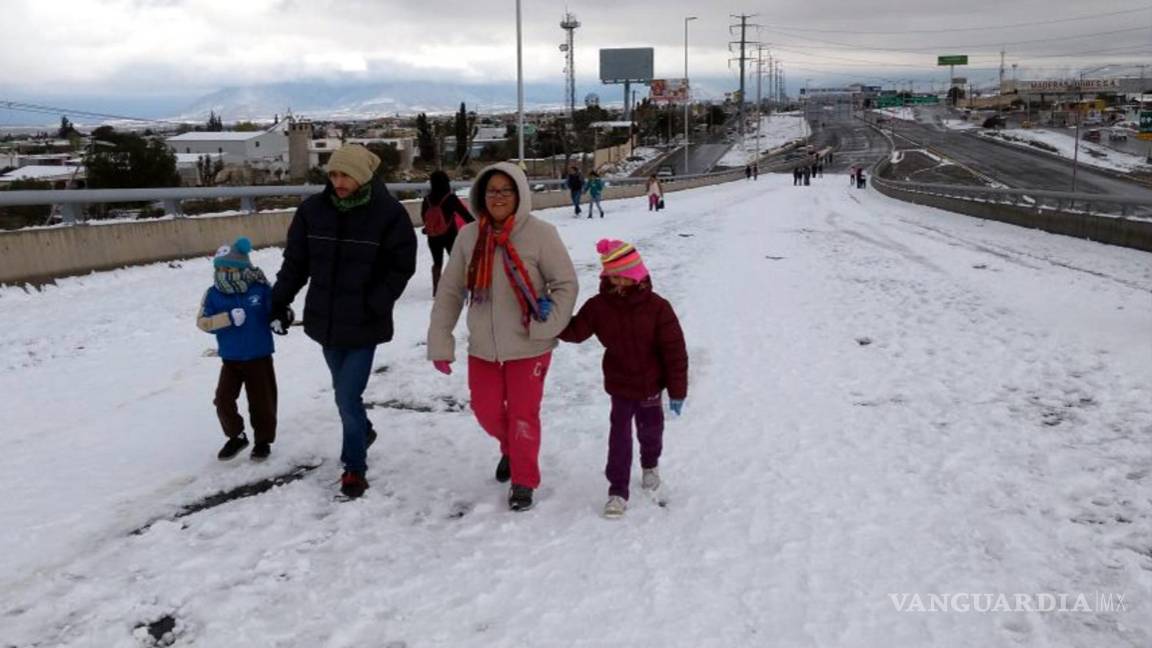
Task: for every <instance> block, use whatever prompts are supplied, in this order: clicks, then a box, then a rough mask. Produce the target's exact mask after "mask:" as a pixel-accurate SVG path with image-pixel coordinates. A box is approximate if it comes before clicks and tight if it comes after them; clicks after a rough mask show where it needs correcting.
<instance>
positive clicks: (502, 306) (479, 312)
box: [428, 162, 578, 362]
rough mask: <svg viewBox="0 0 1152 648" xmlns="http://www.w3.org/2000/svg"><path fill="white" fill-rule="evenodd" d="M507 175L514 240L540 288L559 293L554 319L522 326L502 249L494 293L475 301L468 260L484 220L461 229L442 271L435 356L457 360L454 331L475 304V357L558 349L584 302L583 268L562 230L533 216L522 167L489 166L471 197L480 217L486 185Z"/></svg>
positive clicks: (431, 338) (432, 342)
mask: <svg viewBox="0 0 1152 648" xmlns="http://www.w3.org/2000/svg"><path fill="white" fill-rule="evenodd" d="M497 171H499V172H502V173H504V174H506V175H507V176H508V177H510V178H512V180H513V182H515V183H516V191H517V194H518V195H519V203H518V205H517V208H516V226H515V228H514V229H513V230H512V236H511V239H510V240H511V242H512V245H513V246H515V247H516V251H517V252H518V253H519V254H520V259H521V260H522V261H523V262H524V267H525V269H526V270H527V271H528V276H529V277H530V278H531V280H532V285H533V287H534V288H535V289H536V293H537V294H538V295H540V296H541V297H543V296H545V295H547V296H549V297H551V298H552V304H553V305H552V313H551V315H550V316H549V317H548V321H546V322H537V321H536V320H535V319H533V320H531V321H530V322H529V325H528V328H527V329H525V328H524V325H523V324H522V323H521V312H520V304H519V302H518V301H517V299H516V294H515V293H514V292H513V287H512V284H511V283H510V282H509V281H508V275H507V274H506V272H505V269H504V261H503V259H502V258H501V256H500V254H499V253H497V255H496V259H495V260H494V267H493V269H492V291H491V296H490V298H489V299H488V300H487V301H485V302H481V303H469V301H468V294H467V292H468V287H467V282H468V265H469V264H470V263H471V262H472V253H473V250H474V249H475V247H476V238H477V236H478V233H479V221H477V222H475V223H469V224H468V225H466V226H464V228H463V229H461V230H460V233H459V234H458V235H457V237H456V242H455V244H453V246H452V254H451V255H450V256H449V260H448V266H447V267H446V268H445V269H444V272H443V274H442V275H441V276H440V285H439V287H438V289H437V291H436V301H435V303H434V304H433V306H432V319H431V322H430V323H429V325H428V359H429V360H433V361H435V360H448V361H454V360H455V359H456V339H455V337H454V335H453V330H454V329H455V328H456V322H457V320H459V318H460V311H461V310H463V309H464V306H465V304H467V305H468V317H467V323H468V355H473V356H476V357H478V358H481V359H483V360H488V361H489V362H506V361H508V360H519V359H522V358H532V357H536V356H539V355H543V354H545V353H547V352H549V351H551V350H552V349H554V348H555V347H556V344H557V342H556V336H557V335H559V334H560V332H561V331H563V330H564V327H565V326H567V325H568V320H570V319H571V318H572V311H573V310H574V308H575V306H576V295H577V291H578V285H577V280H576V268H575V267H573V265H572V259H571V258H570V257H569V256H568V249H567V248H566V247H564V242H563V241H561V240H560V235H559V233H558V232H557V231H556V227H555V226H553V225H552V224H551V223H547V222H544V221H542V220H540V219H539V218H536V217H535V216H533V215H532V213H531V211H532V191H531V189H530V187H529V186H528V178H527V177H526V176H525V175H524V172H523V171H522V170H521V169H520V167H518V166H516V165H514V164H510V163H507V162H500V163H498V164H494V165H492V166H489V167H487V168H485V169H484V170H483V171H481V172H480V175H478V176H477V177H476V182H475V183H473V184H472V191H471V193H470V195H469V198H470V200H471V204H472V205H473V207H474V208H475V209H476V211H477V214H479V212H480V211H482V208H483V206H484V204H485V202H484V195H483V190H484V188H485V186H486V185H487V184H488V176H489V175H491V174H492V173H494V172H497Z"/></svg>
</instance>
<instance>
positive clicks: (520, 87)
mask: <svg viewBox="0 0 1152 648" xmlns="http://www.w3.org/2000/svg"><path fill="white" fill-rule="evenodd" d="M516 144H517V148H518V149H519V155H520V168H521V169H524V170H525V172H527V170H528V167H527V165H526V164H525V163H524V42H523V38H522V35H521V27H520V0H516Z"/></svg>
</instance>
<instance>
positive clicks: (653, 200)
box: [647, 175, 664, 211]
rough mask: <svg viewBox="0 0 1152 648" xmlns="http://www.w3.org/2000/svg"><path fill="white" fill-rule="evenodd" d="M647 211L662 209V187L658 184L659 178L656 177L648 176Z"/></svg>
mask: <svg viewBox="0 0 1152 648" xmlns="http://www.w3.org/2000/svg"><path fill="white" fill-rule="evenodd" d="M647 191H648V211H660V210H661V209H664V185H663V184H661V183H660V178H657V177H656V176H654V175H652V176H648V189H647Z"/></svg>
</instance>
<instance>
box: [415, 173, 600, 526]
mask: <svg viewBox="0 0 1152 648" xmlns="http://www.w3.org/2000/svg"><path fill="white" fill-rule="evenodd" d="M470 198H471V204H472V205H474V206H482V208H480V209H477V219H476V222H474V223H469V224H468V225H466V226H465V227H464V229H462V230H460V233H459V235H458V238H457V239H456V245H455V246H454V248H453V249H454V250H455V253H454V254H453V255H452V256H451V257H449V261H448V266H447V267H446V268H445V269H444V273H443V274H442V275H441V277H440V286H439V290H438V291H437V292H436V301H435V304H434V305H433V307H432V321H431V323H430V324H429V326H428V359H429V360H431V361H432V362H433V364H434V365H435V367H436V369H437V370H439V371H441V372H442V373H445V374H449V373H451V372H452V366H451V363H452V362H453V361H454V360H455V359H456V340H455V337H454V336H453V329H454V328H455V327H456V321H457V320H458V319H459V318H460V312H461V311H462V310H463V309H464V306H465V304H467V306H468V316H467V324H468V388H469V391H470V392H471V398H472V411H473V413H474V414H475V415H476V420H477V421H478V422H479V423H480V426H481V427H483V428H484V431H485V432H487V433H488V434H490V435H491V436H492V437H494V438H495V439H496V440H497V441H499V442H500V462H499V464H497V466H496V480H497V481H500V482H506V481H508V480H509V479H510V480H511V481H512V487H511V489H510V490H509V493H508V506H509V508H511V509H512V510H514V511H525V510H528V509H530V508H532V493H533V491H534V490H535V489H536V488H537V487H538V486H539V484H540V468H539V463H538V458H539V454H540V431H541V430H540V401H541V399H542V398H543V395H544V379H545V377H546V376H547V374H548V365H549V363H550V362H551V359H552V349H553V348H555V347H556V344H557V342H556V336H557V335H559V334H560V332H561V331H563V330H564V327H565V326H567V325H568V320H569V319H570V318H571V317H572V311H573V308H574V306H575V304H576V294H577V280H576V269H575V268H574V267H573V265H572V260H571V258H569V256H568V250H567V248H565V247H564V243H563V241H561V240H560V235H559V234H558V233H557V231H556V228H555V227H554V226H553V225H551V224H550V223H546V222H544V221H543V220H540V219H539V218H536V217H535V216H533V215H532V213H531V211H532V193H531V190H530V189H529V187H528V178H527V177H526V176H525V175H524V172H523V171H522V170H521V169H520V168H519V167H517V166H515V165H513V164H509V163H507V162H501V163H499V164H494V165H492V166H490V167H487V168H486V169H484V170H483V171H481V172H480V175H479V176H478V177H477V179H476V182H475V183H473V185H472V191H471V195H470Z"/></svg>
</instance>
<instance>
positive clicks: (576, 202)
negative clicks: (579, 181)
mask: <svg viewBox="0 0 1152 648" xmlns="http://www.w3.org/2000/svg"><path fill="white" fill-rule="evenodd" d="M571 195H572V206H573V207H575V208H576V213H577V214H579V213H580V196H582V195H584V192H583V191H581V190H579V189H573V190H571Z"/></svg>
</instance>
